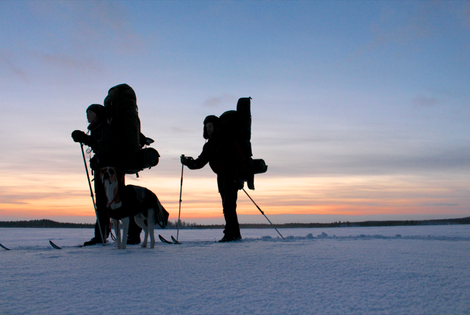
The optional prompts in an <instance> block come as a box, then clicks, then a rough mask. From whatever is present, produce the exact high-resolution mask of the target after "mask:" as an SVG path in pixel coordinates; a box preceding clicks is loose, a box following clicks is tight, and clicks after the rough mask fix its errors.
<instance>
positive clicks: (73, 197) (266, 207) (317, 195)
mask: <svg viewBox="0 0 470 315" xmlns="http://www.w3.org/2000/svg"><path fill="white" fill-rule="evenodd" d="M179 180H180V179H179V178H176V177H171V178H161V177H159V178H155V177H150V176H149V177H147V176H146V177H145V178H140V179H136V178H133V177H130V178H129V179H126V182H127V183H128V184H135V185H140V186H144V187H148V188H149V189H151V190H152V191H154V192H155V193H156V194H157V196H158V198H159V199H160V201H161V202H162V204H163V206H164V207H165V209H166V210H167V211H168V212H169V213H170V221H176V220H177V219H178V207H179V202H178V200H179ZM7 182H9V185H8V186H5V185H2V188H3V190H4V191H6V193H7V194H10V195H12V196H15V198H13V197H12V199H11V200H6V201H4V200H2V201H0V210H1V211H0V219H2V220H8V219H7V218H12V217H15V218H18V217H21V218H25V219H31V218H34V219H42V218H51V217H54V218H60V217H78V218H80V217H81V218H83V219H84V221H86V222H91V221H93V218H94V217H95V214H94V210H93V205H92V200H91V197H90V191H89V187H88V186H87V182H86V181H84V179H83V175H81V176H78V175H77V176H75V177H73V176H72V177H71V176H60V175H55V176H47V177H46V178H41V182H40V181H39V179H38V178H35V177H34V178H27V179H25V178H21V177H20V178H18V177H15V178H13V177H12V178H10V179H8V180H7ZM38 182H40V184H38ZM58 183H61V184H60V185H58ZM255 185H256V190H255V191H251V190H248V189H247V188H245V189H246V190H247V192H248V194H250V196H251V197H252V198H253V199H254V200H255V202H256V203H257V204H258V206H259V207H260V208H261V209H262V210H263V211H264V212H265V213H266V214H267V215H281V214H302V215H344V216H360V215H416V214H419V215H423V214H429V215H431V214H449V215H459V213H465V209H464V206H449V205H448V202H447V201H446V199H445V198H442V197H440V196H441V195H445V194H443V192H445V191H444V189H442V188H439V187H436V186H433V185H432V183H429V184H425V185H423V184H422V183H421V184H420V185H417V184H416V183H415V182H413V181H411V180H410V179H403V178H394V177H387V178H383V177H380V178H378V177H377V178H374V177H366V178H362V177H357V178H279V179H272V178H271V179H265V178H263V177H262V176H259V178H257V180H256V183H255ZM183 187H184V188H183V198H182V199H183V202H182V204H181V220H182V221H186V222H190V221H191V220H193V219H204V218H223V213H222V205H221V201H220V196H219V194H218V192H217V185H216V180H215V175H214V177H211V178H208V177H192V178H190V179H188V180H186V181H185V182H184V186H183ZM237 212H238V214H239V215H258V214H259V210H258V209H257V208H256V206H255V205H254V204H253V203H252V202H251V201H250V200H249V199H248V197H247V196H246V195H245V193H244V192H243V191H239V197H238V208H237Z"/></svg>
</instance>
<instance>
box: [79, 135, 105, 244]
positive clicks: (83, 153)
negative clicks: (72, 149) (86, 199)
mask: <svg viewBox="0 0 470 315" xmlns="http://www.w3.org/2000/svg"><path fill="white" fill-rule="evenodd" d="M80 147H81V148H82V157H83V164H84V165H85V171H86V177H87V178H88V186H89V187H90V194H91V200H93V209H95V215H96V221H97V222H98V228H99V230H100V235H101V240H102V241H103V246H104V245H105V243H106V240H105V239H104V237H103V231H101V224H100V217H99V216H98V211H97V209H96V203H95V196H93V188H91V181H90V174H89V173H88V166H87V164H86V159H85V151H84V150H83V143H80Z"/></svg>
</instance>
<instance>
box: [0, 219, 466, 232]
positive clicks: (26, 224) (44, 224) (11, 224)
mask: <svg viewBox="0 0 470 315" xmlns="http://www.w3.org/2000/svg"><path fill="white" fill-rule="evenodd" d="M450 224H470V217H467V218H461V219H441V220H402V221H399V220H398V221H364V222H348V221H346V222H341V221H338V222H332V223H284V224H275V226H276V227H277V228H332V227H370V226H411V225H450ZM0 227H5V228H93V227H94V224H91V223H61V222H56V221H52V220H45V219H44V220H30V221H0ZM240 227H241V228H245V229H265V228H271V225H270V224H267V223H265V224H263V223H242V224H240ZM166 228H167V229H176V228H178V221H174V222H171V221H168V225H167V227H166ZM179 228H180V229H223V228H224V225H223V224H211V225H204V224H196V223H188V222H184V221H181V222H180V224H179Z"/></svg>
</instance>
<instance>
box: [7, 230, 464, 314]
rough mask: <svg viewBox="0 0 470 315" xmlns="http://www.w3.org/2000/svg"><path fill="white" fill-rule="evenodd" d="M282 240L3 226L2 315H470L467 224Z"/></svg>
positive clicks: (258, 235) (255, 235)
mask: <svg viewBox="0 0 470 315" xmlns="http://www.w3.org/2000/svg"><path fill="white" fill-rule="evenodd" d="M279 231H280V232H281V234H283V236H284V237H285V238H286V240H285V241H283V240H282V239H280V237H279V235H278V234H277V233H276V231H274V230H271V229H245V230H242V235H243V237H244V240H243V241H241V242H237V243H216V242H215V241H216V240H218V239H219V238H221V236H222V231H221V230H180V233H179V239H180V241H182V242H183V244H182V245H168V244H163V243H161V242H158V243H157V245H156V248H154V249H142V248H140V246H138V245H135V246H130V247H128V249H127V250H117V249H116V247H115V244H109V245H107V246H101V245H98V246H91V247H85V248H76V247H67V246H72V245H76V244H80V243H83V242H84V241H85V240H88V239H89V238H91V236H92V233H93V230H92V229H40V228H38V229H26V228H18V229H16V228H0V243H2V244H3V245H5V246H7V247H10V248H11V250H10V251H6V250H2V249H0V250H1V251H0V259H1V269H0V273H1V279H2V281H1V282H0V292H1V293H0V314H470V226H469V225H449V226H415V227H378V228H375V227H370V228H325V229H300V228H299V229H280V230H279ZM156 232H157V234H158V233H161V234H162V235H163V236H165V237H167V238H168V239H169V238H170V235H174V236H175V237H176V230H157V231H156ZM49 239H52V240H53V241H54V242H56V243H57V244H58V245H61V246H64V248H63V249H62V250H56V249H53V248H51V247H50V246H49V244H48V240H49Z"/></svg>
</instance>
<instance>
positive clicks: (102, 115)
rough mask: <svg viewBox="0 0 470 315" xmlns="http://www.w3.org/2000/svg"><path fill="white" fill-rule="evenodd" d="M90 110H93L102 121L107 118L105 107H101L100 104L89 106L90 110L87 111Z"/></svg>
mask: <svg viewBox="0 0 470 315" xmlns="http://www.w3.org/2000/svg"><path fill="white" fill-rule="evenodd" d="M89 110H91V111H92V112H93V113H95V114H96V116H98V117H99V118H100V119H103V118H105V116H106V110H105V108H104V106H103V105H100V104H91V105H90V106H88V108H87V109H86V111H87V112H88V111H89Z"/></svg>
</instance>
